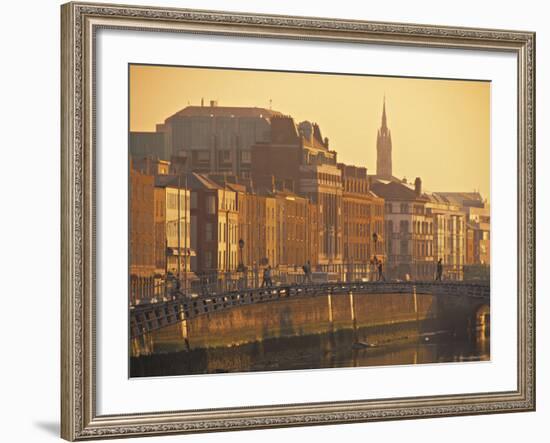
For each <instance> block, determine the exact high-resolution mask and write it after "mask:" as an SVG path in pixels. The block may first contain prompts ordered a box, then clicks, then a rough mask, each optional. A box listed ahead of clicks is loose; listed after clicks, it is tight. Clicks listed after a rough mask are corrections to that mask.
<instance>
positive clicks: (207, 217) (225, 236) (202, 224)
mask: <svg viewBox="0 0 550 443" xmlns="http://www.w3.org/2000/svg"><path fill="white" fill-rule="evenodd" d="M187 186H188V187H189V190H190V191H191V202H190V214H191V236H190V237H191V248H192V249H193V250H195V251H197V252H196V256H195V257H192V258H191V270H192V271H193V272H194V273H195V274H196V275H197V276H198V277H201V276H206V277H207V278H209V279H223V278H225V276H224V274H226V273H230V272H233V271H236V270H237V267H238V258H239V257H238V241H239V226H238V222H239V217H238V212H237V196H236V193H235V192H234V191H232V190H231V189H229V188H228V187H223V186H219V185H218V184H216V183H215V182H214V181H213V180H211V179H209V178H208V177H206V176H205V175H202V174H197V173H192V174H188V175H187Z"/></svg>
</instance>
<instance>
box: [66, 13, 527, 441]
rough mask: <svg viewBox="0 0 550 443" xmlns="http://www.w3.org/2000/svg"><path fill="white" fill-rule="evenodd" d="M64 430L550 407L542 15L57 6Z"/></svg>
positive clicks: (143, 431) (95, 434)
mask: <svg viewBox="0 0 550 443" xmlns="http://www.w3.org/2000/svg"><path fill="white" fill-rule="evenodd" d="M61 14H62V42H61V44H62V60H61V67H62V69H61V71H62V128H61V131H62V196H61V197H62V306H61V309H62V353H63V355H62V373H61V378H62V392H61V398H62V426H61V433H62V437H63V438H65V439H67V440H71V441H73V440H85V439H94V438H108V437H129V436H146V435H159V434H174V433H193V432H205V431H226V430H237V429H260V428H268V427H281V426H302V425H320V424H335V423H351V422H358V421H375V420H395V419H405V418H423V417H440V416H458V415H470V414H489V413H497V412H519V411H532V410H534V409H535V268H534V266H535V100H534V97H535V35H534V33H531V32H525V31H504V30H492V29H469V28H453V27H443V26H435V25H416V24H396V23H379V22H363V21H353V20H341V19H338V20H336V19H334V20H333V19H327V18H306V17H289V16H268V15H257V14H247V13H228V12H218V11H195V10H183V9H166V8H155V7H132V6H123V5H105V4H101V5H100V4H90V3H68V4H65V5H63V6H62V8H61Z"/></svg>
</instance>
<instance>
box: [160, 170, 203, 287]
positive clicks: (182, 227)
mask: <svg viewBox="0 0 550 443" xmlns="http://www.w3.org/2000/svg"><path fill="white" fill-rule="evenodd" d="M185 181H186V179H185V177H179V176H162V177H157V180H156V186H155V240H156V241H155V244H156V253H155V256H156V260H155V262H156V269H157V273H162V274H165V275H171V276H173V277H176V278H179V281H180V286H182V287H187V286H188V285H189V283H190V281H192V280H193V279H194V277H193V275H192V273H191V259H192V257H193V256H194V255H195V250H194V249H193V248H192V247H191V192H190V190H189V188H188V187H187V186H186V183H185Z"/></svg>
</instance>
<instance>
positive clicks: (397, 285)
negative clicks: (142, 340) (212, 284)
mask: <svg viewBox="0 0 550 443" xmlns="http://www.w3.org/2000/svg"><path fill="white" fill-rule="evenodd" d="M350 292H354V293H372V294H377V293H378V294H380V293H382V294H383V293H403V294H411V293H413V292H416V293H425V294H433V295H434V296H444V295H448V296H468V297H476V298H486V299H487V300H488V297H489V293H490V288H489V283H488V282H477V283H472V282H448V283H442V282H433V281H424V282H422V281H420V282H362V281H359V282H350V283H320V284H319V283H312V284H299V285H298V284H291V285H284V286H276V287H269V288H245V289H241V290H234V291H228V292H225V293H219V294H207V295H202V296H180V297H178V298H175V299H173V300H169V301H166V302H163V303H149V304H147V303H143V304H140V305H137V306H133V307H131V310H130V329H131V335H132V337H137V336H140V335H142V334H144V333H146V332H149V331H153V330H155V329H160V328H162V327H165V326H168V325H171V324H174V323H177V322H179V321H182V320H186V319H191V318H194V317H196V316H199V315H203V314H208V313H212V312H218V311H223V310H226V309H229V308H232V307H235V306H240V305H249V304H254V303H262V302H268V301H274V300H278V299H282V298H295V297H308V296H316V295H328V294H334V295H337V294H347V293H350Z"/></svg>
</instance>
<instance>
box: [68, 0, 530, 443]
mask: <svg viewBox="0 0 550 443" xmlns="http://www.w3.org/2000/svg"><path fill="white" fill-rule="evenodd" d="M61 17H62V40H61V47H62V59H61V75H62V115H61V122H62V127H61V140H62V168H61V169H62V177H61V190H62V195H61V199H62V208H61V219H62V226H61V239H62V256H61V263H62V275H61V281H62V302H61V318H62V325H61V332H62V334H61V336H62V342H61V349H62V365H61V368H62V370H61V381H62V383H61V386H62V391H61V409H62V414H61V417H62V425H61V434H62V437H63V438H64V439H67V440H70V441H75V440H87V439H96V438H108V437H130V436H147V435H160V434H178V433H195V432H214V431H226V430H238V429H262V428H272V427H283V426H307V425H320V424H336V423H352V422H366V421H379V420H397V419H405V418H427V417H444V416H461V415H473V414H491V413H506V412H521V411H533V410H534V409H535V34H534V33H532V32H524V31H503V30H491V29H470V28H455V27H447V26H433V25H416V24H396V23H378V22H362V21H353V20H341V19H327V18H306V17H289V16H270V15H258V14H247V13H227V12H218V11H198V10H184V9H167V8H156V7H132V6H121V5H107V4H91V3H90V4H88V3H80V2H74V3H68V4H65V5H63V6H62V8H61ZM99 29H116V30H121V31H148V32H177V33H194V34H205V35H220V36H229V37H230V36H248V37H261V38H271V39H273V38H275V39H289V40H311V41H321V42H333V43H338V42H342V43H350V42H354V43H358V44H384V45H395V46H410V47H423V48H443V49H475V50H483V51H497V52H507V53H513V54H515V55H516V56H517V67H518V71H517V74H518V75H517V78H518V84H517V115H518V134H517V158H518V170H517V185H518V202H517V204H518V213H517V220H518V232H517V260H518V266H517V282H518V285H517V307H518V309H517V313H518V315H517V328H518V329H517V331H518V332H517V333H518V347H517V362H518V366H517V389H516V390H511V391H504V392H480V393H473V394H470V393H465V394H457V395H440V396H439V395H438V396H421V397H408V398H407V397H406V398H391V399H369V400H353V401H349V400H346V401H331V402H322V403H300V404H283V405H277V406H250V407H236V408H218V409H200V410H184V411H172V410H166V411H156V412H151V413H133V412H132V411H127V412H125V413H123V414H119V415H98V414H97V409H96V404H97V397H96V395H97V391H96V346H97V343H96V322H97V318H96V292H95V291H96V248H97V245H96V242H97V239H96V223H95V214H96V197H95V186H96V180H97V175H96V172H97V171H96V168H95V152H96V150H95V149H96V148H95V143H96V138H95V136H96V129H95V118H96V103H95V88H96V86H97V78H96V71H95V64H94V63H95V53H96V52H95V51H96V45H95V36H96V32H97V31H98V30H99Z"/></svg>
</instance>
